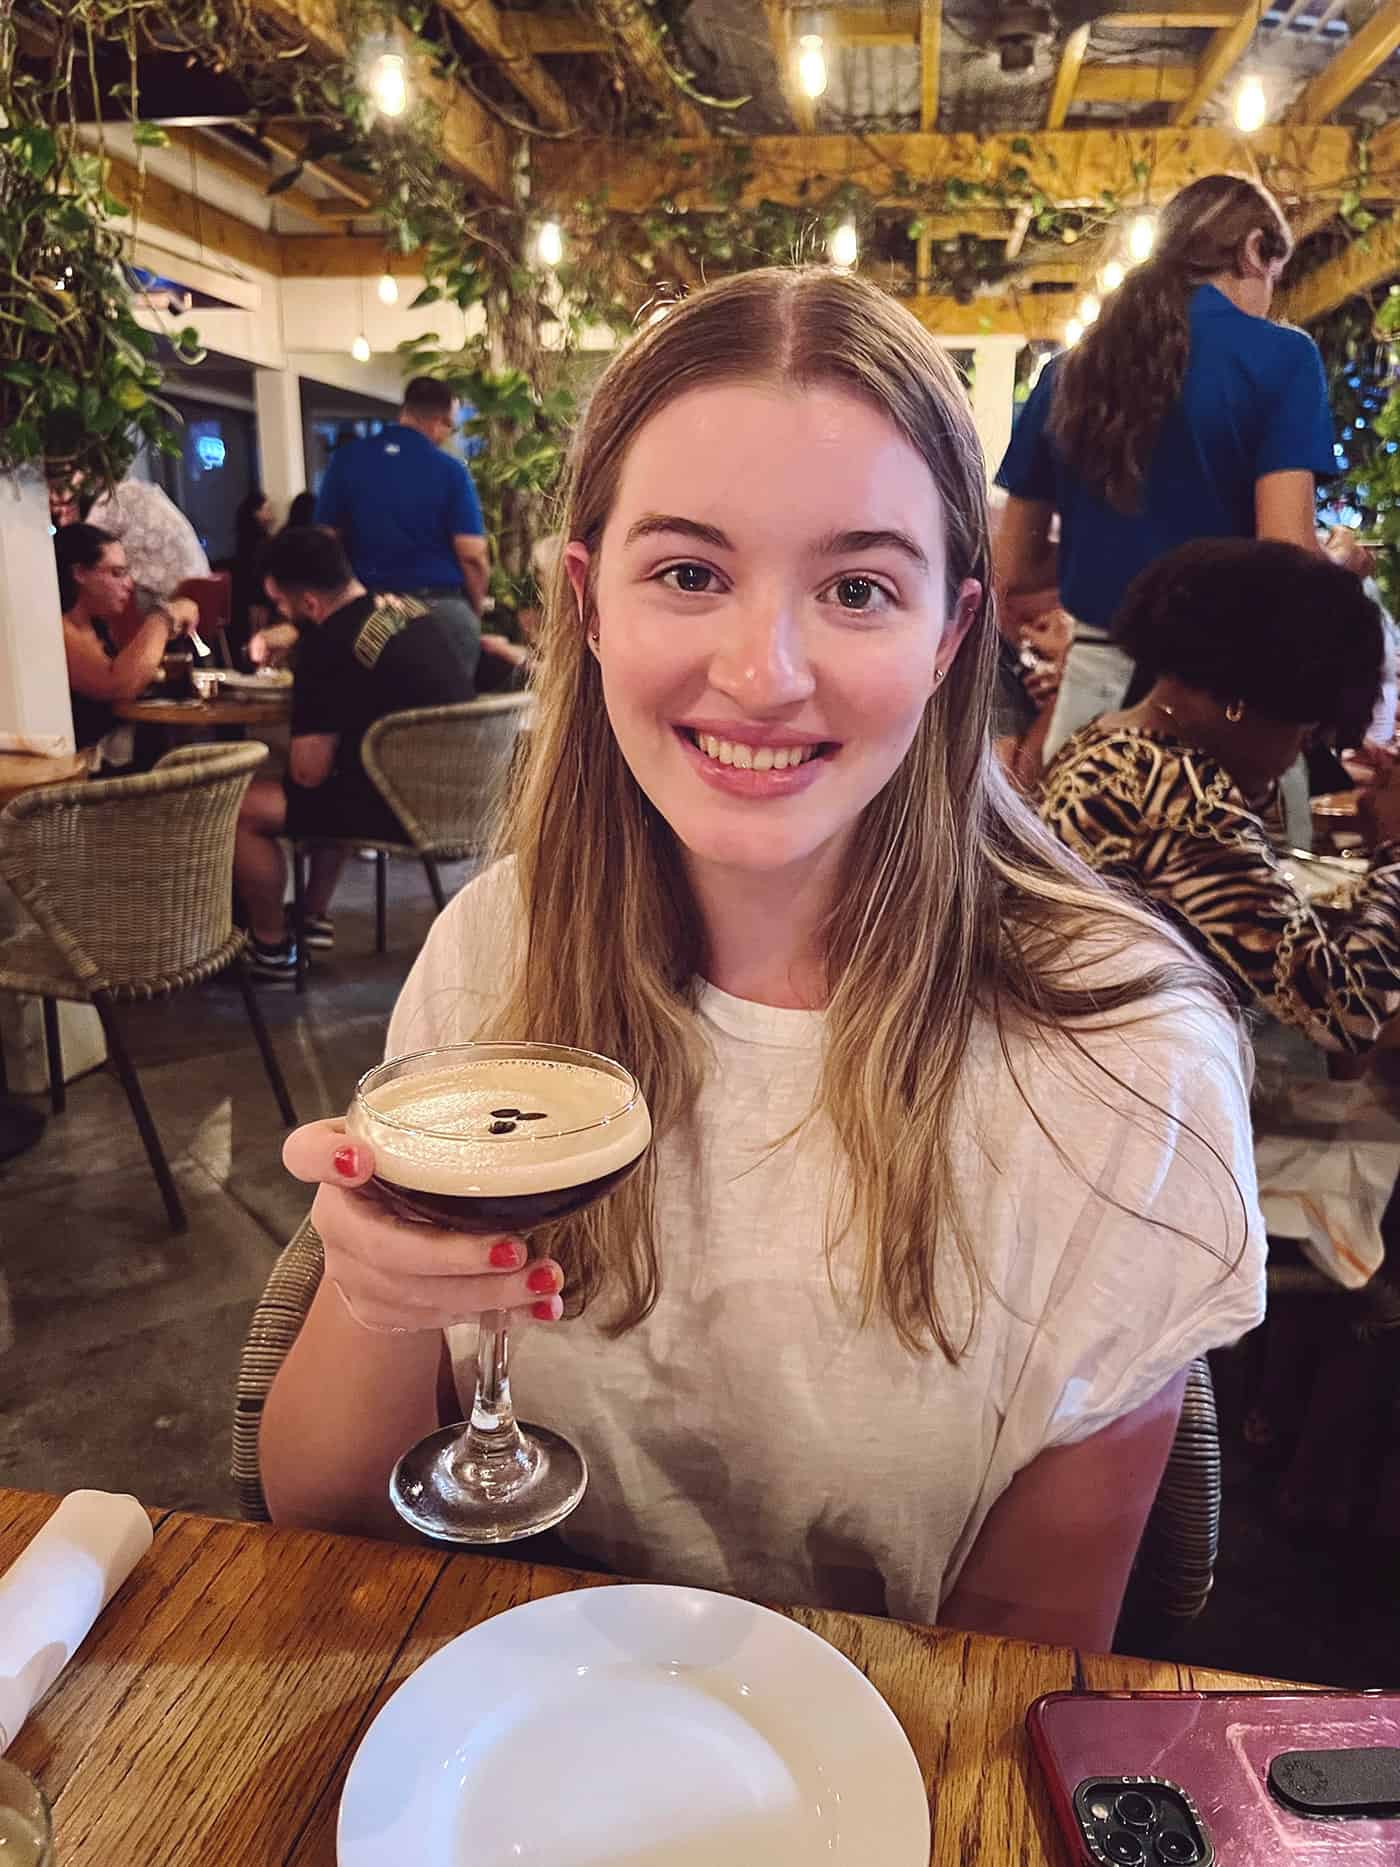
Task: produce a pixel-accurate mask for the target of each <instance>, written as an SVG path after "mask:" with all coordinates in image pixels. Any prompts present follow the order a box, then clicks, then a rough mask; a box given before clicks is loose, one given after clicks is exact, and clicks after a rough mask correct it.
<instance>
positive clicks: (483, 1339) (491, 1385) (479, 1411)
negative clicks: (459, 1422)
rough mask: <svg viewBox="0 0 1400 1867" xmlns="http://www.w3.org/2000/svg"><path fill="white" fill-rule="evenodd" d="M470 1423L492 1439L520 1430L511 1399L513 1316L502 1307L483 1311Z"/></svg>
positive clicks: (473, 1427)
mask: <svg viewBox="0 0 1400 1867" xmlns="http://www.w3.org/2000/svg"><path fill="white" fill-rule="evenodd" d="M471 1423H472V1431H473V1432H476V1433H481V1434H483V1435H488V1436H490V1437H492V1438H494V1437H495V1436H496V1435H497V1434H498V1433H501V1432H515V1431H516V1430H517V1428H516V1424H515V1408H514V1407H513V1406H512V1405H511V1399H510V1318H509V1316H508V1315H507V1313H506V1311H505V1310H503V1309H488V1310H483V1311H482V1312H481V1322H480V1330H479V1333H478V1335H477V1338H476V1394H475V1396H474V1398H473V1400H472V1422H471Z"/></svg>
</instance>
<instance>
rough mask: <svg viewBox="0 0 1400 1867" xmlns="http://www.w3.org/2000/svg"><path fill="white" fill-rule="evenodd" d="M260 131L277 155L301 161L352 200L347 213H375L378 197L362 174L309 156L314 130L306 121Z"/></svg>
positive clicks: (308, 170)
mask: <svg viewBox="0 0 1400 1867" xmlns="http://www.w3.org/2000/svg"><path fill="white" fill-rule="evenodd" d="M257 133H258V136H259V138H260V140H261V141H262V142H265V143H266V144H267V146H268V148H269V149H270V150H272V152H273V153H274V154H275V155H279V156H285V157H286V159H287V161H288V162H299V163H300V164H301V166H302V168H303V169H304V170H305V171H306V173H307V174H308V175H314V176H315V177H316V179H317V181H321V182H324V183H325V184H326V186H327V188H329V189H331V190H332V192H333V193H335V194H338V195H339V196H340V198H341V199H342V200H343V201H348V202H349V203H350V208H349V209H348V210H347V212H349V213H350V214H351V215H352V217H353V216H357V215H360V214H368V213H371V212H373V209H374V196H373V195H372V194H371V193H370V191H369V189H368V187H367V186H366V185H365V183H364V181H363V180H362V179H361V178H360V177H359V176H358V175H348V174H347V173H346V172H345V170H344V169H342V168H340V167H339V166H338V165H337V164H336V163H334V162H318V161H314V160H312V159H311V158H310V157H308V156H307V154H306V148H307V145H308V144H309V143H310V141H311V132H310V130H308V129H307V128H306V127H305V125H304V124H300V123H268V124H261V125H259V127H258V132H257Z"/></svg>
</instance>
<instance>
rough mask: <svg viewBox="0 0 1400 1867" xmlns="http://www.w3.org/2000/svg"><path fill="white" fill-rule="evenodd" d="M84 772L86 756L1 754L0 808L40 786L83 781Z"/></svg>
mask: <svg viewBox="0 0 1400 1867" xmlns="http://www.w3.org/2000/svg"><path fill="white" fill-rule="evenodd" d="M87 769H88V755H87V753H86V752H58V753H54V754H52V755H48V754H43V753H37V752H0V808H3V806H4V805H6V804H8V803H9V801H10V799H11V798H12V797H18V796H19V795H20V793H21V792H22V791H33V790H34V789H35V788H36V787H37V786H39V785H41V784H68V783H70V782H71V781H72V780H73V779H75V778H85V777H86V776H87Z"/></svg>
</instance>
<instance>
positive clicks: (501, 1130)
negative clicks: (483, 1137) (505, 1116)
mask: <svg viewBox="0 0 1400 1867" xmlns="http://www.w3.org/2000/svg"><path fill="white" fill-rule="evenodd" d="M491 1132H492V1134H514V1133H515V1123H514V1122H513V1121H493V1122H492V1124H491Z"/></svg>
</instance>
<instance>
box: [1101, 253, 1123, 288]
mask: <svg viewBox="0 0 1400 1867" xmlns="http://www.w3.org/2000/svg"><path fill="white" fill-rule="evenodd" d="M1125 276H1126V275H1125V273H1124V271H1123V267H1122V264H1121V262H1120V261H1119V260H1116V259H1110V260H1109V262H1108V264H1107V265H1106V266H1105V267H1104V269H1103V271H1102V272H1101V273H1100V274H1099V284H1100V285H1101V286H1102V287H1103V289H1104V290H1105V291H1106V292H1116V291H1117V290H1118V287H1119V286H1120V285H1121V284H1122V283H1123V280H1124V278H1125Z"/></svg>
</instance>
